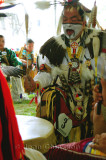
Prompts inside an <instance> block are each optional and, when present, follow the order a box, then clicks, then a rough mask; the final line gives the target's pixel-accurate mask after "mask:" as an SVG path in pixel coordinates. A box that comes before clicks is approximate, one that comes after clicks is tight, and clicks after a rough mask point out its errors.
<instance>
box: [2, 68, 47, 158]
mask: <svg viewBox="0 0 106 160" xmlns="http://www.w3.org/2000/svg"><path fill="white" fill-rule="evenodd" d="M7 159H8V160H38V159H39V160H46V158H45V157H44V156H43V154H42V153H40V152H38V151H36V150H33V149H28V148H24V144H23V142H22V139H21V136H20V133H19V129H18V124H17V119H16V115H15V111H14V107H13V102H12V98H11V94H10V90H9V87H8V85H7V81H6V79H5V77H4V75H3V74H2V71H1V69H0V160H7Z"/></svg>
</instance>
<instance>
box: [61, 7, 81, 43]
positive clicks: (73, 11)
mask: <svg viewBox="0 0 106 160" xmlns="http://www.w3.org/2000/svg"><path fill="white" fill-rule="evenodd" d="M83 24H84V20H83V18H82V17H81V15H80V14H79V12H78V9H77V8H76V7H72V6H67V7H66V8H65V9H64V11H63V30H64V34H65V35H66V37H67V38H68V39H70V40H72V39H73V40H75V39H76V38H78V37H79V36H80V32H81V31H82V29H83V26H84V25H83Z"/></svg>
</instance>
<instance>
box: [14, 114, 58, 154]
mask: <svg viewBox="0 0 106 160" xmlns="http://www.w3.org/2000/svg"><path fill="white" fill-rule="evenodd" d="M16 117H17V121H18V126H19V131H20V134H21V137H22V140H23V142H24V146H25V147H26V148H32V149H36V150H38V151H40V152H42V153H46V152H47V151H48V150H49V148H50V147H51V146H54V145H56V137H55V133H54V126H53V125H52V123H51V122H49V121H47V120H45V119H43V118H38V117H33V116H23V115H17V116H16Z"/></svg>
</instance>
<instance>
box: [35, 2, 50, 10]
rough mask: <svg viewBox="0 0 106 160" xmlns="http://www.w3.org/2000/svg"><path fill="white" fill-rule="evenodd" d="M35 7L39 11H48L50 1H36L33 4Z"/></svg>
mask: <svg viewBox="0 0 106 160" xmlns="http://www.w3.org/2000/svg"><path fill="white" fill-rule="evenodd" d="M35 5H36V8H39V9H42V10H44V9H48V8H49V7H50V5H51V4H50V1H37V2H35Z"/></svg>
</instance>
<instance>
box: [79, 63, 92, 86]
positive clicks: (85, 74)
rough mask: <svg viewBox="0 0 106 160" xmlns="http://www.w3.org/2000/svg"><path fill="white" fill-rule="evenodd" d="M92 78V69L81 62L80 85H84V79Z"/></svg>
mask: <svg viewBox="0 0 106 160" xmlns="http://www.w3.org/2000/svg"><path fill="white" fill-rule="evenodd" d="M93 79H94V71H93V70H89V69H88V68H87V66H86V64H82V72H81V83H82V86H85V81H88V80H93Z"/></svg>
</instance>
